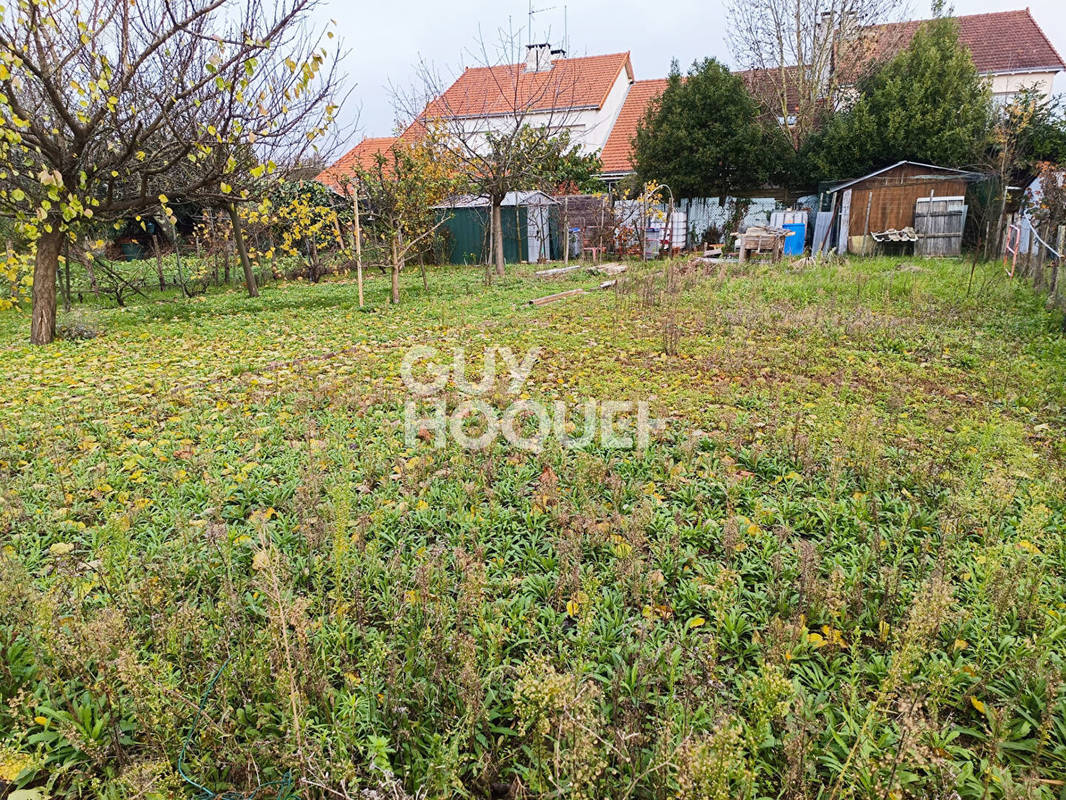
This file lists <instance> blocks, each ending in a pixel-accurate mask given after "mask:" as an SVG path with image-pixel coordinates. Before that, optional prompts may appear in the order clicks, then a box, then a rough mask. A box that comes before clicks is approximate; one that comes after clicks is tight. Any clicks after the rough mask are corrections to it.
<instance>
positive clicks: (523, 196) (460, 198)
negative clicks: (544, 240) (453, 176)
mask: <svg viewBox="0 0 1066 800" xmlns="http://www.w3.org/2000/svg"><path fill="white" fill-rule="evenodd" d="M555 203H556V201H555V200H553V199H552V198H551V197H550V196H549V195H546V194H544V192H538V191H531V192H508V193H507V196H506V197H504V199H503V203H502V205H505V206H551V205H555ZM489 205H490V203H489V199H488V198H487V197H479V196H478V195H475V194H461V195H457V196H455V197H451V198H449V199H448V200H447V201H445V202H443V203H441V204H440V205H436V206H433V208H488V207H489Z"/></svg>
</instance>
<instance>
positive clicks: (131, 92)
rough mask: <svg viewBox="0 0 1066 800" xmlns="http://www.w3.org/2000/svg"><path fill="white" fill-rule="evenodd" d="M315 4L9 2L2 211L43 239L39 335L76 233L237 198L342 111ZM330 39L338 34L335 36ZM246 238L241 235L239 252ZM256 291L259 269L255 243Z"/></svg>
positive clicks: (48, 324) (0, 150)
mask: <svg viewBox="0 0 1066 800" xmlns="http://www.w3.org/2000/svg"><path fill="white" fill-rule="evenodd" d="M315 2H316V0H282V1H281V2H278V3H273V2H266V0H139V1H138V2H137V3H132V2H114V1H113V0H24V2H19V3H17V4H11V5H9V6H7V7H6V8H4V9H3V10H2V11H0V88H2V92H0V160H2V161H3V162H4V163H8V164H19V165H21V166H20V167H19V168H18V169H5V170H3V171H2V172H0V214H2V215H5V216H9V217H13V218H14V219H16V220H17V221H18V222H19V224H20V225H21V227H22V230H23V232H24V233H25V234H26V235H27V238H28V239H29V240H30V241H31V242H34V243H35V248H36V258H35V267H34V278H33V291H32V294H33V318H32V323H31V333H30V339H31V341H32V342H33V343H35V344H44V343H47V342H50V341H51V340H52V338H53V337H54V333H55V291H56V290H55V284H56V272H57V262H58V256H59V253H60V250H61V248H62V245H63V242H64V240H65V239H75V238H76V236H77V234H78V232H79V230H82V229H84V228H85V227H86V226H87V225H88V224H93V223H99V222H100V221H105V222H111V221H115V222H117V221H119V220H122V219H123V218H128V217H131V216H134V215H137V214H142V213H146V212H152V213H154V212H160V213H162V214H163V215H164V216H166V217H168V218H170V219H173V214H172V213H171V211H170V208H169V204H170V203H172V202H178V201H181V202H198V203H202V204H207V205H214V206H216V207H221V208H226V207H229V206H232V204H233V203H235V202H238V201H240V200H241V199H243V198H246V197H249V196H251V192H252V191H253V189H254V187H255V186H256V184H257V182H261V181H265V180H268V179H269V178H270V176H271V174H272V173H274V172H275V171H276V166H277V165H279V164H295V163H299V162H300V160H301V157H302V155H303V154H304V153H305V152H306V151H307V149H308V148H310V147H312V146H313V143H314V142H315V140H316V138H317V137H318V136H319V135H320V134H321V133H322V131H323V130H324V127H325V125H326V124H327V123H328V122H329V119H330V117H331V116H332V113H333V110H334V106H333V105H331V103H330V99H329V98H330V97H331V92H332V87H333V84H334V75H335V72H334V69H335V63H336V62H335V57H334V58H333V59H331V57H330V55H329V53H328V52H327V50H326V48H325V47H323V46H321V39H320V37H319V36H318V35H316V34H314V33H313V32H311V31H310V30H309V29H308V28H307V26H306V20H307V17H308V14H309V12H310V11H311V9H312V8H313V7H314V5H315ZM327 35H329V36H332V34H331V33H330V34H327ZM240 245H241V242H240V240H239V239H238V247H240ZM242 260H244V264H245V273H246V281H247V284H248V290H249V293H251V294H255V282H254V277H253V276H252V275H251V272H250V267H249V266H248V262H247V259H246V258H245V257H244V253H243V252H242Z"/></svg>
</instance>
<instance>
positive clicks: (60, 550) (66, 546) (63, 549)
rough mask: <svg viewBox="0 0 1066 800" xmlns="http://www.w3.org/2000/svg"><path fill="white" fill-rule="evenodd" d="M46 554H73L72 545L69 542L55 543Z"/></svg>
mask: <svg viewBox="0 0 1066 800" xmlns="http://www.w3.org/2000/svg"><path fill="white" fill-rule="evenodd" d="M48 552H49V553H51V554H52V555H54V556H66V555H70V554H71V553H73V552H74V545H72V544H71V543H70V542H56V543H55V544H54V545H52V546H51V547H49V548H48Z"/></svg>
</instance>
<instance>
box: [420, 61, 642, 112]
mask: <svg viewBox="0 0 1066 800" xmlns="http://www.w3.org/2000/svg"><path fill="white" fill-rule="evenodd" d="M623 69H625V70H626V71H627V72H628V73H629V75H630V77H632V75H633V67H632V65H631V64H630V62H629V53H615V54H612V55H606V56H588V57H585V58H561V59H559V60H558V61H556V62H555V63H554V64H553V65H552V68H551V69H545V70H541V71H539V72H529V71H526V66H525V64H504V65H502V66H497V67H473V68H469V69H467V70H465V71H464V72H463V74H462V75H460V76H459V78H458V80H456V81H455V83H453V84H452V85H451V86H450V87H448V89H447V90H446V91H445V92H444V94H443V95H441V97H440V98H438V99H437V100H434V101H432V102H431V103H430V104H429V106H428V107H427V108H426V116H427V117H433V116H442V117H477V116H486V115H494V114H507V113H511V112H514V111H515V110H516V109H518V110H528V111H551V110H554V109H560V108H600V107H601V106H602V105H603V103H604V102H605V101H606V100H607V94H608V93H609V92H610V91H611V87H612V86H614V83H615V80H617V78H618V75H619V73H621V71H622V70H623Z"/></svg>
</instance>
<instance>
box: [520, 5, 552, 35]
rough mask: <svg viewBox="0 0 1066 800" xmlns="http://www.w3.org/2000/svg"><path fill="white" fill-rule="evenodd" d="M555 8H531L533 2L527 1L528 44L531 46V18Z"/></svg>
mask: <svg viewBox="0 0 1066 800" xmlns="http://www.w3.org/2000/svg"><path fill="white" fill-rule="evenodd" d="M554 10H555V6H548V7H546V8H533V0H529V23H528V26H527V28H526V35H527V36H528V37H529V43H530V44H533V43H534V42H533V17H534V15H536V14H540V13H541V12H544V11H554Z"/></svg>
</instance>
